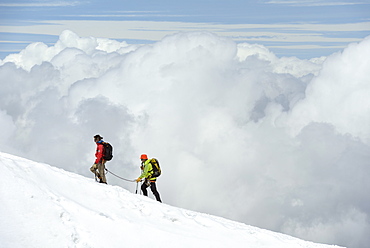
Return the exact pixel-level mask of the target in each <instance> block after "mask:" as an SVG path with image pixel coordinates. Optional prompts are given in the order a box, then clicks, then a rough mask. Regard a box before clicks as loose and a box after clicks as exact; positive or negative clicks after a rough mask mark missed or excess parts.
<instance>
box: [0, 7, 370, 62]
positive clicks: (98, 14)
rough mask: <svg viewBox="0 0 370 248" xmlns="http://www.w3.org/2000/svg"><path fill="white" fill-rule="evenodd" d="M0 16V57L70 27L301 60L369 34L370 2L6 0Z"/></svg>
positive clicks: (84, 31)
mask: <svg viewBox="0 0 370 248" xmlns="http://www.w3.org/2000/svg"><path fill="white" fill-rule="evenodd" d="M0 11H1V15H0V59H3V58H4V57H5V56H6V55H8V54H9V53H17V52H19V51H20V50H21V49H23V48H25V47H26V46H27V45H28V44H29V43H32V42H36V41H40V42H44V43H46V44H48V45H52V44H53V43H55V42H56V41H57V40H58V36H59V34H60V33H61V32H62V31H63V30H65V29H69V30H72V31H73V32H75V33H77V34H78V35H80V36H93V37H105V38H111V39H116V40H120V41H122V40H125V41H127V42H128V43H129V44H132V43H152V42H155V41H157V40H160V39H162V38H163V37H164V36H165V35H169V34H172V33H176V32H182V31H211V32H214V33H216V34H218V35H221V36H227V37H230V38H232V39H233V40H234V41H235V42H237V43H242V42H247V43H258V44H262V45H265V46H267V47H268V48H269V49H270V50H271V51H273V52H274V53H275V54H277V55H278V56H297V57H299V58H312V57H319V56H327V55H330V54H331V53H333V52H336V51H338V50H341V49H343V48H344V47H345V46H346V45H348V44H349V43H351V42H357V41H360V40H362V39H363V38H365V37H366V36H368V35H370V0H336V1H331V0H329V1H328V0H326V1H324V0H289V1H285V0H251V1H246V0H244V1H242V0H232V1H230V0H228V1H225V0H213V1H210V0H191V1H169V0H161V1H151V0H142V1H125V0H108V1H104V2H103V1H97V0H82V1H79V0H77V1H67V0H64V1H63V0H58V1H54V0H39V1H33V0H30V1H14V0H2V1H1V2H0Z"/></svg>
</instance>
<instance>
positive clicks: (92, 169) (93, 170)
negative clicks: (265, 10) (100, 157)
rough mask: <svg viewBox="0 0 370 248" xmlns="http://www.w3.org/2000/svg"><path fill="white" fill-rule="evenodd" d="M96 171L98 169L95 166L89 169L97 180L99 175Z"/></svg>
mask: <svg viewBox="0 0 370 248" xmlns="http://www.w3.org/2000/svg"><path fill="white" fill-rule="evenodd" d="M97 169H98V167H97V164H93V165H92V166H91V168H90V171H91V172H92V173H94V174H95V176H96V177H97V178H99V179H100V175H99V173H98V172H97V171H96V170H97Z"/></svg>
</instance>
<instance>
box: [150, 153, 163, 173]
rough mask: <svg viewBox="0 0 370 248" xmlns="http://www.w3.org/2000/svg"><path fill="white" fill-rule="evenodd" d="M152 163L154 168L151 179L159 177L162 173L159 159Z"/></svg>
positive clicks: (152, 160)
mask: <svg viewBox="0 0 370 248" xmlns="http://www.w3.org/2000/svg"><path fill="white" fill-rule="evenodd" d="M150 163H151V164H152V167H153V174H152V176H151V177H159V176H160V175H161V173H162V171H161V167H160V166H159V162H158V159H156V158H152V159H151V160H150Z"/></svg>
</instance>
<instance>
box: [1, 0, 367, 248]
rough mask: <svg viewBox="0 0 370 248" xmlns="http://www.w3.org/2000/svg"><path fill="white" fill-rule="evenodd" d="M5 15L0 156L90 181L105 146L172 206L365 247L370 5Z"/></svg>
mask: <svg viewBox="0 0 370 248" xmlns="http://www.w3.org/2000/svg"><path fill="white" fill-rule="evenodd" d="M0 6H1V10H6V11H5V12H4V13H5V14H4V15H1V16H0V18H1V24H2V25H1V37H3V38H1V48H2V49H3V50H2V51H3V54H4V56H3V59H1V60H0V83H1V91H0V126H1V128H2V139H1V141H0V150H1V151H2V152H7V153H12V154H15V155H19V156H23V157H26V158H29V159H32V160H35V161H39V162H46V163H48V164H51V165H53V166H57V167H60V168H63V169H65V170H68V171H73V172H76V173H79V174H81V175H84V176H87V177H91V176H92V174H91V172H90V171H89V167H90V166H91V164H92V163H93V161H94V152H95V144H94V142H93V136H94V135H95V134H97V133H99V134H100V135H102V136H103V137H104V138H105V139H106V140H107V141H109V142H111V143H112V144H113V146H114V156H115V157H114V159H113V161H111V162H109V163H108V164H107V166H108V168H109V169H111V170H112V172H114V173H116V174H118V175H121V176H124V177H127V178H130V179H133V178H136V177H137V176H138V175H139V173H140V172H139V162H140V161H139V156H140V154H141V153H148V155H149V156H155V157H157V158H158V159H159V160H160V162H161V164H162V169H163V175H162V176H161V178H160V180H159V182H158V188H159V191H160V192H161V194H162V198H163V200H164V202H166V203H168V204H170V205H174V206H178V207H183V208H188V209H191V210H196V211H201V212H205V213H210V214H215V215H219V216H222V217H226V218H230V219H234V220H237V221H240V222H243V223H246V224H250V225H255V226H258V227H262V228H266V229H269V230H274V231H279V232H283V233H287V234H290V235H293V236H296V237H299V238H303V239H305V240H312V241H315V242H322V243H330V244H338V245H342V246H348V247H349V248H352V247H353V248H355V247H356V248H367V247H368V244H369V243H370V239H369V235H368V233H370V222H369V219H370V201H369V198H368V192H369V191H370V181H369V180H368V175H369V174H370V167H369V162H368V161H370V157H369V156H370V155H369V154H370V129H369V126H370V100H369V99H370V97H369V96H370V74H369V68H370V39H369V36H368V28H369V25H368V22H369V19H368V16H367V15H368V13H370V12H369V11H368V8H369V4H368V3H366V2H364V1H362V2H359V1H358V2H353V3H351V2H343V1H325V2H324V1H299V2H298V1H255V2H250V3H248V5H245V3H243V1H240V2H238V1H233V4H230V3H227V2H226V1H208V2H206V1H200V2H199V1H197V2H196V1H194V2H192V1H191V2H187V3H186V4H185V3H175V2H173V1H168V2H167V3H166V2H160V3H155V4H154V3H153V2H152V1H142V2H140V4H139V3H137V2H134V1H127V2H125V1H108V2H105V3H104V5H102V4H100V3H98V2H93V1H90V2H87V1H86V2H79V1H68V2H67V1H64V2H63V1H55V2H53V1H37V2H32V1H31V2H30V1H27V2H14V1H12V2H8V3H7V2H1V4H0ZM237 6H244V7H243V8H242V7H240V8H237ZM303 10H306V11H307V12H303ZM261 13H263V14H261ZM289 16H290V17H289ZM179 31H181V32H179ZM185 31H188V32H185ZM10 50H12V52H11V54H9V51H10ZM290 55H292V56H290ZM107 176H108V182H109V183H110V184H113V185H119V186H121V187H123V188H125V189H128V190H130V191H131V192H133V191H134V190H135V186H136V185H134V184H132V183H127V182H123V181H121V180H119V179H117V178H115V177H114V176H112V175H109V174H108V175H107Z"/></svg>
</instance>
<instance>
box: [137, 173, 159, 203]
mask: <svg viewBox="0 0 370 248" xmlns="http://www.w3.org/2000/svg"><path fill="white" fill-rule="evenodd" d="M148 184H149V183H148V180H147V179H145V182H144V183H143V184H142V185H141V191H143V194H144V195H145V196H148V190H147V189H146V188H148V187H149V185H148ZM150 189H151V190H152V192H153V195H154V196H155V199H157V201H159V202H162V201H161V197H160V196H159V193H158V191H157V186H156V184H155V181H152V182H150Z"/></svg>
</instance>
